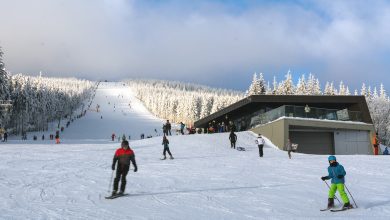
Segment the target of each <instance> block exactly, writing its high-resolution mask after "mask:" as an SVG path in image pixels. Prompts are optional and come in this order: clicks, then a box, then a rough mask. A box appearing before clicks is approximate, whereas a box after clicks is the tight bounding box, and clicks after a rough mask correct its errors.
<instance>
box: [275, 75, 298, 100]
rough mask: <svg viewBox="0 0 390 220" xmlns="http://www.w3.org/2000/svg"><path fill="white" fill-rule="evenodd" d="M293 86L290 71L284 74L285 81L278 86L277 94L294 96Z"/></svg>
mask: <svg viewBox="0 0 390 220" xmlns="http://www.w3.org/2000/svg"><path fill="white" fill-rule="evenodd" d="M294 93H295V86H294V83H293V81H292V75H291V72H290V70H289V71H288V72H287V74H286V79H285V80H284V81H282V82H281V83H280V84H279V87H278V94H281V95H294Z"/></svg>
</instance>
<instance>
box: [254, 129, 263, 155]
mask: <svg viewBox="0 0 390 220" xmlns="http://www.w3.org/2000/svg"><path fill="white" fill-rule="evenodd" d="M256 143H257V147H259V156H260V157H263V147H264V143H265V141H264V139H263V137H261V134H259V137H257V140H256Z"/></svg>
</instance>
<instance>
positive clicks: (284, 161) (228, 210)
mask: <svg viewBox="0 0 390 220" xmlns="http://www.w3.org/2000/svg"><path fill="white" fill-rule="evenodd" d="M122 89H124V88H122V87H121V84H112V83H111V84H109V83H107V84H106V83H104V84H102V85H101V87H100V88H99V89H98V94H97V96H96V101H98V102H99V104H100V105H101V110H102V111H101V112H100V113H99V114H98V113H96V112H90V113H88V114H87V116H86V117H85V118H84V119H81V120H78V121H77V122H75V123H73V124H72V125H71V126H70V127H69V128H68V129H67V130H66V131H65V132H66V133H65V134H64V136H65V135H67V137H66V138H65V140H64V142H63V143H62V144H60V145H55V144H49V143H50V141H45V142H43V141H36V142H33V141H30V142H27V143H29V144H22V143H20V142H19V141H12V140H11V141H10V143H8V144H4V143H0V219H388V218H389V217H388V216H390V194H389V193H390V175H389V172H388V167H390V157H385V156H380V157H379V156H378V157H374V156H366V155H365V156H338V160H339V162H340V163H341V164H342V165H343V166H344V167H345V169H346V171H347V177H346V181H347V186H348V188H349V190H350V191H351V192H352V193H353V196H354V198H355V200H356V202H357V203H358V206H359V208H358V209H353V210H348V211H345V212H339V213H331V212H320V211H319V210H320V209H321V208H324V207H325V206H326V203H327V192H328V190H327V186H326V185H325V183H323V182H322V181H321V180H320V177H321V176H322V175H326V172H327V171H326V168H327V166H328V163H327V156H325V155H324V156H320V155H304V154H293V158H292V159H291V160H290V159H288V156H287V153H286V152H283V151H279V150H277V149H275V148H273V147H272V145H271V144H270V143H269V142H267V143H266V147H265V149H264V157H263V158H259V156H258V150H257V146H256V145H255V142H254V141H255V136H253V134H252V133H251V132H240V133H238V134H237V135H238V144H237V146H240V147H245V148H246V151H237V150H233V149H231V148H230V146H229V145H230V144H229V141H228V134H213V135H207V134H202V135H185V136H181V135H180V136H172V137H169V140H170V149H171V152H172V153H173V156H174V157H175V159H174V160H169V159H167V160H163V161H162V160H160V158H161V153H162V150H163V149H162V145H161V137H155V138H150V139H145V140H134V141H131V143H130V144H131V147H132V148H133V149H134V151H135V154H136V160H137V163H138V172H137V173H134V172H132V170H131V171H130V172H129V174H128V178H127V190H126V192H127V193H129V194H130V196H127V197H122V198H117V199H114V200H106V199H104V196H106V195H108V194H109V193H108V186H109V181H110V177H111V173H112V171H111V163H112V156H113V154H114V151H115V149H116V148H118V147H119V142H117V141H115V142H111V141H109V140H107V139H109V138H110V137H109V136H110V134H111V133H112V132H113V131H111V129H113V128H118V129H125V128H126V131H127V130H130V131H131V132H134V133H141V132H145V134H146V135H147V133H146V131H144V130H145V128H147V127H148V126H149V125H150V126H149V128H150V129H152V128H153V126H154V125H156V126H157V125H160V124H161V122H162V120H159V119H156V118H154V117H152V116H151V115H150V114H149V113H148V112H147V111H146V110H145V109H143V108H142V107H141V106H140V107H139V108H138V107H137V108H136V107H134V106H133V110H132V111H129V112H128V113H126V114H117V113H114V112H113V110H112V111H111V110H109V111H104V109H105V108H106V107H107V106H106V105H105V104H103V103H104V102H103V101H101V100H102V99H103V100H104V99H105V96H106V95H110V94H112V97H116V96H117V95H118V93H120V92H124V90H122ZM123 95H125V94H123ZM127 95H128V98H131V99H132V100H133V101H134V103H135V102H136V100H135V98H134V97H132V96H131V95H130V93H128V94H127ZM99 97H100V98H99ZM123 100H125V99H123ZM126 102H127V101H126ZM118 103H119V100H118V102H117V103H116V105H118V106H121V105H122V104H118ZM107 105H108V102H107ZM124 105H125V103H124V104H123V106H124ZM134 105H135V104H134ZM108 109H109V108H108ZM116 111H118V110H116ZM119 112H121V111H119ZM111 114H112V115H111ZM100 115H102V116H103V119H100ZM110 117H112V118H111V119H112V122H111V121H110V120H109V119H110ZM101 120H104V123H102V124H100V123H101ZM121 120H123V121H127V122H133V123H130V125H128V124H127V123H120V121H121ZM90 124H92V125H95V126H92V125H90ZM100 125H105V126H106V127H108V128H107V130H103V128H96V127H98V126H100ZM122 126H123V127H122ZM99 129H102V130H99ZM153 131H154V128H153ZM106 132H108V133H109V134H108V137H106V136H107V134H106ZM117 132H120V131H119V130H118V131H117ZM99 134H100V135H102V136H104V137H101V136H100V135H99ZM95 135H96V136H95ZM83 137H85V139H89V140H88V141H85V140H84V139H83ZM94 138H96V139H97V140H96V141H94V140H93V139H94ZM44 143H46V144H44ZM336 203H337V202H336Z"/></svg>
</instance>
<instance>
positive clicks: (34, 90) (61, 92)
mask: <svg viewBox="0 0 390 220" xmlns="http://www.w3.org/2000/svg"><path fill="white" fill-rule="evenodd" d="M0 52H1V50H0ZM1 55H2V54H1V53H0V71H1V72H0V100H2V101H7V102H11V103H12V107H10V108H5V107H3V109H1V110H2V111H1V112H0V114H1V117H0V124H1V126H0V127H4V128H6V129H7V130H8V131H9V132H12V133H14V134H21V133H23V132H26V131H38V130H39V131H43V130H47V129H48V123H49V122H51V121H54V120H58V118H59V117H68V116H71V115H72V113H73V111H74V110H76V109H78V108H79V107H80V106H81V104H82V102H83V100H85V99H87V98H88V97H89V96H90V95H91V94H92V93H91V92H92V90H93V86H94V83H93V82H91V81H87V80H80V79H76V78H48V77H42V76H41V75H39V76H28V75H24V74H15V75H13V74H10V73H9V72H7V71H5V68H4V63H3V62H2V59H1V57H2V56H1Z"/></svg>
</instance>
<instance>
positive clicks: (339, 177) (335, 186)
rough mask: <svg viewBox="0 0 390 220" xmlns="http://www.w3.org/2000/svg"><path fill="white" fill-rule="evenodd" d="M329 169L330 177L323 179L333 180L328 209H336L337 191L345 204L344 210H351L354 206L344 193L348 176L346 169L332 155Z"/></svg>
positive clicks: (322, 178)
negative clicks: (335, 197)
mask: <svg viewBox="0 0 390 220" xmlns="http://www.w3.org/2000/svg"><path fill="white" fill-rule="evenodd" d="M328 162H329V167H328V175H327V176H323V177H321V180H323V181H325V180H328V179H332V181H331V182H332V184H331V186H330V189H329V195H328V208H333V207H334V196H335V194H336V191H339V194H340V196H341V199H342V200H343V202H344V205H343V209H350V208H353V206H352V205H351V204H350V203H349V199H348V195H347V193H345V191H344V183H345V178H344V177H345V175H346V174H347V173H346V172H345V170H344V167H343V166H342V165H340V164H339V163H338V162H337V161H336V157H335V156H333V155H331V156H329V157H328Z"/></svg>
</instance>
